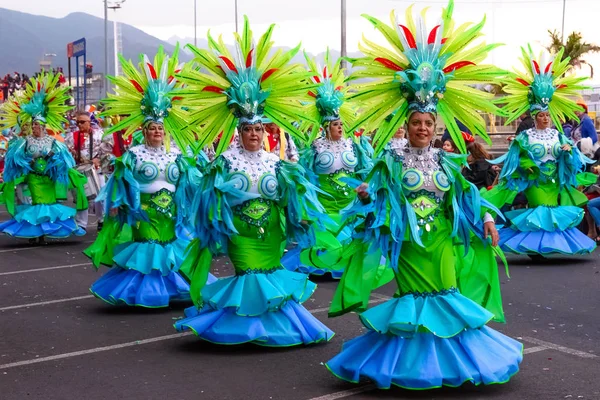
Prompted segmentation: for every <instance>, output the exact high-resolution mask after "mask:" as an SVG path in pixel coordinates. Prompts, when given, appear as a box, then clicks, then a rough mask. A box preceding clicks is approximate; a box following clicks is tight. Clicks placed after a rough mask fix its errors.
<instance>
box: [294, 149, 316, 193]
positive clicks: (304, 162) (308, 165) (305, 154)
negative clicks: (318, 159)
mask: <svg viewBox="0 0 600 400" xmlns="http://www.w3.org/2000/svg"><path fill="white" fill-rule="evenodd" d="M298 155H299V157H300V159H299V160H298V164H300V165H301V166H302V167H303V168H304V171H305V172H306V176H307V178H308V180H309V181H310V182H311V183H312V184H313V185H317V186H319V177H318V176H317V174H316V173H315V155H316V151H315V148H314V147H313V146H307V147H305V148H303V149H300V150H298Z"/></svg>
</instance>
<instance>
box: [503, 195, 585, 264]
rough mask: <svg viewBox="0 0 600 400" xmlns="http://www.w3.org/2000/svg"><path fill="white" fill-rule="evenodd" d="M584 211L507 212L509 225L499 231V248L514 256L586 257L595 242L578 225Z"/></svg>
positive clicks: (562, 208)
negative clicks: (559, 255) (582, 255)
mask: <svg viewBox="0 0 600 400" xmlns="http://www.w3.org/2000/svg"><path fill="white" fill-rule="evenodd" d="M583 214H584V210H583V209H581V208H579V207H574V206H558V207H546V206H538V207H535V208H529V209H523V210H515V211H510V212H507V213H506V216H507V217H508V218H509V220H510V222H511V226H510V227H508V228H503V229H501V230H500V245H501V247H502V250H503V251H505V252H511V253H516V254H530V255H534V254H539V255H549V254H567V255H569V254H587V253H591V252H592V251H594V249H595V248H596V243H595V242H594V241H593V240H592V239H590V238H589V237H587V236H586V235H584V234H583V233H582V232H581V231H579V229H577V226H578V225H579V223H580V222H581V220H582V219H583Z"/></svg>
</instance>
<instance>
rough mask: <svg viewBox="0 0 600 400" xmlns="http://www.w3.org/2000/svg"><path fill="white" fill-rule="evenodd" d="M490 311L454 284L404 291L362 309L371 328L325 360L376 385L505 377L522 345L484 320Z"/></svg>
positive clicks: (428, 385) (346, 375) (427, 385)
mask: <svg viewBox="0 0 600 400" xmlns="http://www.w3.org/2000/svg"><path fill="white" fill-rule="evenodd" d="M492 317H493V315H492V314H491V313H490V312H488V311H487V310H485V309H484V308H482V307H480V306H479V305H477V304H476V303H474V302H473V301H471V300H469V299H468V298H466V297H464V296H463V295H461V294H460V293H458V291H456V290H455V289H452V290H448V291H444V293H428V294H419V295H417V294H415V295H413V294H407V295H405V296H402V297H399V298H395V299H392V300H389V301H387V302H386V303H383V304H381V305H379V306H377V307H374V308H372V309H370V310H368V311H366V312H364V313H363V314H362V315H361V320H362V322H363V324H364V325H365V326H366V327H367V328H368V329H369V330H370V331H369V332H368V333H366V334H364V335H362V336H359V337H357V338H355V339H352V340H350V341H348V342H346V343H345V344H344V346H343V348H342V352H341V353H340V354H338V355H337V356H335V357H334V358H333V359H331V360H330V361H329V362H327V364H326V366H327V368H328V369H329V370H330V371H331V372H332V373H333V374H334V375H336V376H337V377H339V378H341V379H344V380H346V381H349V382H355V383H357V382H358V381H359V380H360V378H361V377H364V378H368V379H370V380H372V381H373V382H375V384H376V385H377V387H378V388H381V389H388V388H390V386H391V385H396V386H399V387H403V388H406V389H433V388H439V387H442V386H452V387H456V386H460V385H462V384H463V383H465V382H471V383H473V384H475V385H479V384H485V385H489V384H494V383H505V382H507V381H508V380H509V379H510V377H511V376H512V375H514V374H515V373H516V372H517V371H518V370H519V363H520V362H521V361H522V359H523V356H522V350H523V345H522V344H521V343H519V342H517V341H516V340H514V339H511V338H509V337H507V336H505V335H503V334H501V333H500V332H497V331H495V330H493V329H491V328H488V327H487V326H485V324H486V323H487V322H488V321H489V320H490V319H491V318H492Z"/></svg>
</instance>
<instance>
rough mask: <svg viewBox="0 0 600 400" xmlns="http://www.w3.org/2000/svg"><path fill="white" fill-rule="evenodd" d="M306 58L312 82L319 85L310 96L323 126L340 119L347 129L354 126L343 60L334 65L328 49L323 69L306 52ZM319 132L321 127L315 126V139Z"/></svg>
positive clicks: (350, 132)
mask: <svg viewBox="0 0 600 400" xmlns="http://www.w3.org/2000/svg"><path fill="white" fill-rule="evenodd" d="M304 57H305V58H306V63H307V65H308V69H309V71H310V74H311V81H312V82H313V83H314V84H315V85H317V86H316V88H315V89H312V90H310V91H309V92H308V94H309V95H310V96H311V97H313V98H314V100H313V101H314V103H315V105H316V107H317V111H318V112H319V115H320V116H321V126H325V125H326V124H328V123H330V122H332V121H337V120H340V119H341V120H342V121H343V123H344V127H345V128H348V127H350V126H352V122H353V120H354V116H355V113H354V112H353V109H352V105H351V103H349V102H348V101H346V96H347V92H348V86H347V85H346V83H345V81H346V77H345V75H344V70H343V69H342V68H341V61H342V59H341V58H340V59H338V60H337V62H336V63H335V64H333V63H332V62H331V59H330V54H329V49H327V52H326V53H325V59H324V66H323V68H321V66H320V65H319V64H318V63H317V61H316V59H314V58H311V57H310V56H309V55H308V54H306V52H304ZM318 130H319V126H318V125H313V135H312V137H313V138H314V137H315V136H316V133H318ZM345 133H346V135H349V136H350V135H352V133H353V131H350V130H345Z"/></svg>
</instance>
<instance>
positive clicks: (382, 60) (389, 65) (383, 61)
mask: <svg viewBox="0 0 600 400" xmlns="http://www.w3.org/2000/svg"><path fill="white" fill-rule="evenodd" d="M375 61H377V62H378V63H380V64H381V65H383V66H385V67H387V68H389V69H393V70H394V71H403V70H404V69H403V68H402V67H401V66H399V65H398V64H396V63H395V62H393V61H392V60H388V59H387V58H383V57H377V58H376V59H375Z"/></svg>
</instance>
